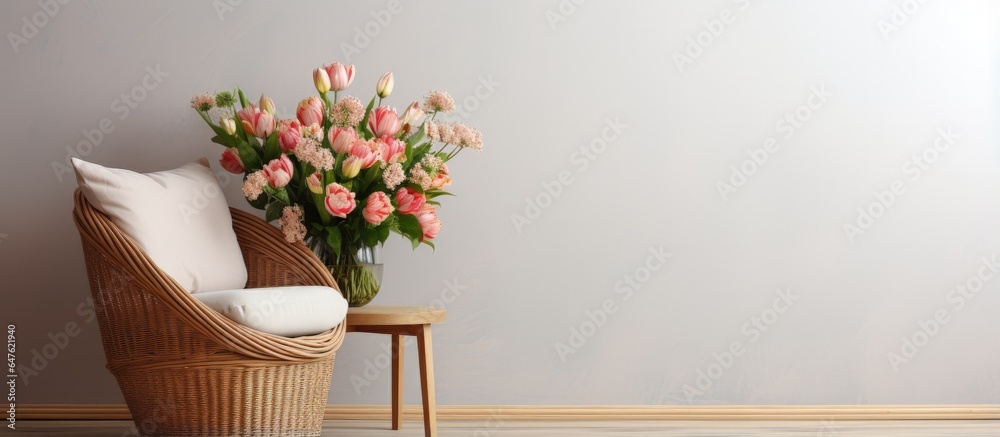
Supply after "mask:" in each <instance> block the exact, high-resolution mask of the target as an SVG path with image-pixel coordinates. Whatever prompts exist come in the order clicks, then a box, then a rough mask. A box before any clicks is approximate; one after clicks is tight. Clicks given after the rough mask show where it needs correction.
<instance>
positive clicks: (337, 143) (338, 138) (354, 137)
mask: <svg viewBox="0 0 1000 437" xmlns="http://www.w3.org/2000/svg"><path fill="white" fill-rule="evenodd" d="M327 139H329V140H330V147H331V148H332V149H333V151H334V152H337V153H348V152H350V151H351V146H353V145H354V143H355V142H356V141H358V133H357V132H356V131H355V130H354V129H352V128H349V127H348V128H342V127H331V128H330V132H329V133H328V134H327Z"/></svg>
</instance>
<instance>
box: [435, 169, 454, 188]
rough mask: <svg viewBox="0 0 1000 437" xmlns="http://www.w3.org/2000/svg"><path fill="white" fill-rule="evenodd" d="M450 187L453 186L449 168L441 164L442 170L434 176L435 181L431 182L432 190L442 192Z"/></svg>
mask: <svg viewBox="0 0 1000 437" xmlns="http://www.w3.org/2000/svg"><path fill="white" fill-rule="evenodd" d="M449 185H451V177H450V176H448V166H447V165H445V164H441V168H440V169H439V170H438V172H437V174H436V175H434V180H432V181H431V189H433V190H440V189H442V188H444V187H447V186H449Z"/></svg>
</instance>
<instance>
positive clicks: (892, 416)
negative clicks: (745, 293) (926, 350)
mask: <svg viewBox="0 0 1000 437" xmlns="http://www.w3.org/2000/svg"><path fill="white" fill-rule="evenodd" d="M389 415H390V409H389V406H388V405H327V407H326V419H328V420H337V419H341V420H342V419H359V420H377V419H386V420H388V419H389ZM437 416H438V420H490V419H494V420H827V419H828V420H928V419H936V420H952V419H954V420H975V419H1000V405H803V406H793V405H773V406H759V405H753V406H749V405H746V406H743V405H711V406H708V405H699V406H686V405H685V406H677V405H649V406H596V405H595V406H549V405H540V406H530V405H495V406H490V405H438V407H437ZM403 417H404V418H405V419H407V420H411V419H412V420H420V418H421V409H420V405H407V406H405V407H404V409H403ZM17 418H18V419H22V420H130V418H131V417H130V415H129V412H128V408H126V407H125V405H124V404H25V405H19V406H18V407H17Z"/></svg>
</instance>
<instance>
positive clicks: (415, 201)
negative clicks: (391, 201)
mask: <svg viewBox="0 0 1000 437" xmlns="http://www.w3.org/2000/svg"><path fill="white" fill-rule="evenodd" d="M426 202H427V198H426V197H424V194H423V193H421V192H419V191H417V190H415V189H413V188H410V187H402V188H400V189H399V190H396V206H397V207H398V208H397V209H398V210H399V213H400V214H416V213H417V212H419V211H420V208H423V207H424V204H425V203H426Z"/></svg>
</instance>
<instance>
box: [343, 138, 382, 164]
mask: <svg viewBox="0 0 1000 437" xmlns="http://www.w3.org/2000/svg"><path fill="white" fill-rule="evenodd" d="M379 145H380V143H379V142H378V141H375V140H369V141H365V140H358V141H355V142H354V144H353V145H352V146H351V151H350V153H351V157H353V158H357V159H358V161H359V162H360V163H361V168H368V167H371V166H373V165H375V163H376V162H378V159H379V158H380V157H381V153H380V150H379Z"/></svg>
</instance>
